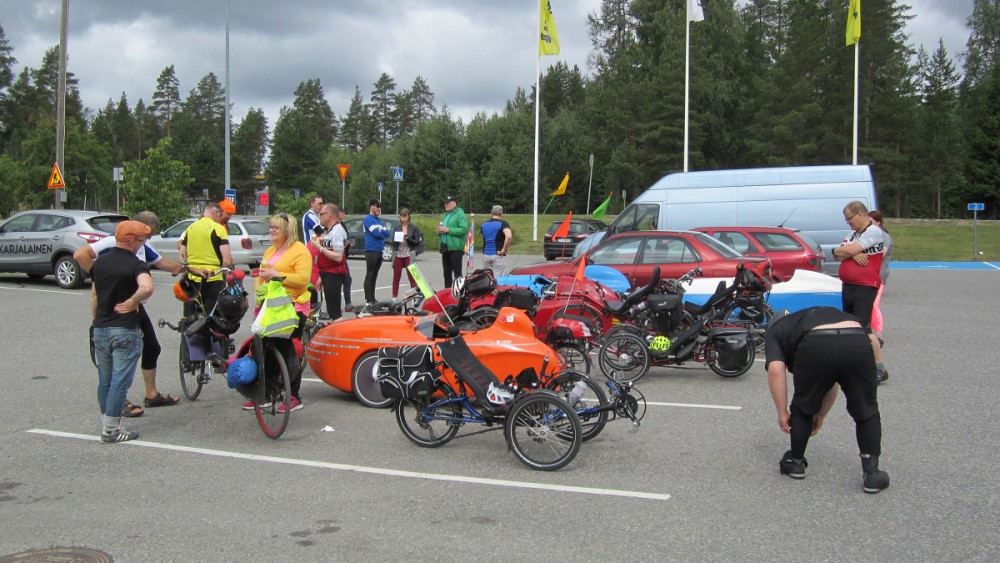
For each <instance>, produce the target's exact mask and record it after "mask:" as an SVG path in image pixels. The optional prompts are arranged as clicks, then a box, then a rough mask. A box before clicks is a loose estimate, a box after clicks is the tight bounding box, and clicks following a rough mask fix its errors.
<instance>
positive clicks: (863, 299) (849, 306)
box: [840, 283, 878, 328]
mask: <svg viewBox="0 0 1000 563" xmlns="http://www.w3.org/2000/svg"><path fill="white" fill-rule="evenodd" d="M876 296H878V288H877V287H872V286H870V285H851V284H848V283H845V284H844V285H843V286H842V287H841V289H840V297H841V301H842V303H843V309H844V312H845V313H849V314H851V315H854V316H855V317H858V319H860V320H861V326H863V327H865V328H871V326H872V308H874V307H875V297H876Z"/></svg>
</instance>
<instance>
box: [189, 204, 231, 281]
mask: <svg viewBox="0 0 1000 563" xmlns="http://www.w3.org/2000/svg"><path fill="white" fill-rule="evenodd" d="M181 244H183V245H184V246H185V247H186V248H187V263H188V266H191V267H192V268H204V269H206V270H218V269H219V268H220V267H222V250H221V249H222V246H223V245H228V244H229V233H228V232H227V231H226V228H225V227H223V226H222V225H220V224H219V223H216V222H215V221H213V220H212V219H210V218H208V217H202V218H201V219H198V220H197V221H195V222H194V223H192V224H191V226H190V227H188V228H187V230H186V231H184V234H183V235H181ZM221 279H222V275H221V274H219V275H216V276H213V277H211V278H209V281H217V280H221Z"/></svg>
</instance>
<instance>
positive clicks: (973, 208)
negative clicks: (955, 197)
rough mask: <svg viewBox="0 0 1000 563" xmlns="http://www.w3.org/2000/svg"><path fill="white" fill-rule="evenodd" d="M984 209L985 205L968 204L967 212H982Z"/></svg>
mask: <svg viewBox="0 0 1000 563" xmlns="http://www.w3.org/2000/svg"><path fill="white" fill-rule="evenodd" d="M985 209H986V204H985V203H970V204H969V211H983V210H985Z"/></svg>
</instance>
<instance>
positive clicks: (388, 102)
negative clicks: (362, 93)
mask: <svg viewBox="0 0 1000 563" xmlns="http://www.w3.org/2000/svg"><path fill="white" fill-rule="evenodd" d="M395 91H396V81H395V80H393V79H392V77H391V76H389V74H388V73H385V72H383V73H382V75H381V76H379V77H378V80H377V81H376V82H375V85H374V89H373V90H372V93H371V103H369V104H368V115H369V117H370V119H371V123H372V127H373V129H374V131H375V134H376V138H375V142H377V143H379V144H380V145H382V148H386V147H388V145H389V141H391V140H392V123H391V120H392V114H393V110H394V109H395V107H394V101H395V98H394V96H393V92H395Z"/></svg>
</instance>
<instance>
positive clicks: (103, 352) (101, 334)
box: [94, 327, 142, 417]
mask: <svg viewBox="0 0 1000 563" xmlns="http://www.w3.org/2000/svg"><path fill="white" fill-rule="evenodd" d="M94 351H95V355H96V356H97V376H98V383H97V403H98V404H99V405H100V406H101V414H103V415H106V416H111V417H119V416H121V414H122V408H123V407H124V406H125V397H126V395H127V394H128V389H129V387H131V386H132V378H133V376H135V366H136V365H137V364H138V363H139V357H140V356H141V355H142V331H141V330H140V329H139V327H136V328H122V327H105V328H97V327H95V328H94Z"/></svg>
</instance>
